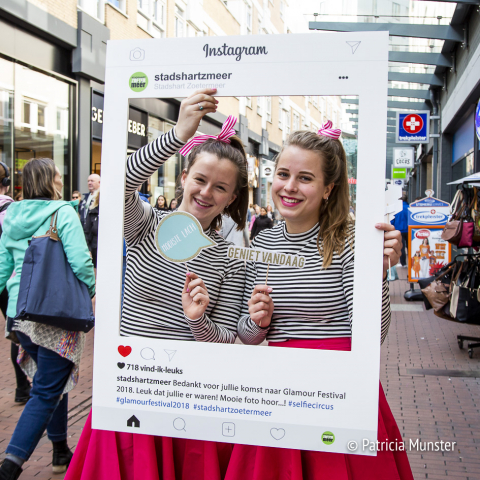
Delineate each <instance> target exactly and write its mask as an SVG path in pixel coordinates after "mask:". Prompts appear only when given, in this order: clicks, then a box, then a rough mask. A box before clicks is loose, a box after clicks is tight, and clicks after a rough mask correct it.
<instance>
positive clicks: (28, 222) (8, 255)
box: [0, 158, 95, 480]
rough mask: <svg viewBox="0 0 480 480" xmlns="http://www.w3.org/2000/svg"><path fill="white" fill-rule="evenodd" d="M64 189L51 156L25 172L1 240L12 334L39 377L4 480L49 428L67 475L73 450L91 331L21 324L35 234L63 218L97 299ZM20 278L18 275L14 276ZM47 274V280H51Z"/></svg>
mask: <svg viewBox="0 0 480 480" xmlns="http://www.w3.org/2000/svg"><path fill="white" fill-rule="evenodd" d="M62 188H63V182H62V177H61V174H60V171H59V170H58V168H57V167H56V166H55V162H54V161H53V160H51V159H50V158H34V159H32V160H30V161H29V162H28V163H26V164H25V166H24V168H23V196H24V200H22V201H21V202H15V203H13V204H11V205H10V206H9V208H8V214H7V216H6V217H5V219H4V222H3V233H2V237H1V238H0V258H1V259H2V261H1V262H0V292H2V291H3V290H4V289H5V287H6V288H7V290H8V294H9V299H8V308H7V326H8V328H7V333H11V334H12V335H16V337H17V338H18V340H19V342H20V345H21V347H22V348H21V349H20V354H19V356H18V359H19V361H20V366H21V367H22V369H23V370H24V371H25V372H26V373H28V375H29V376H30V377H31V378H33V385H32V390H31V392H30V394H31V398H30V400H29V401H28V402H27V404H26V405H25V408H24V410H23V412H22V415H21V416H20V418H19V420H18V423H17V425H16V427H15V431H14V432H13V435H12V438H11V440H10V443H9V445H8V447H7V449H6V458H5V460H4V462H3V463H2V465H1V467H0V480H16V479H18V477H19V476H20V474H21V472H22V465H23V463H25V462H26V461H27V460H28V459H29V458H30V456H31V454H32V453H33V451H34V450H35V448H36V446H37V444H38V442H39V441H40V439H41V438H42V435H43V432H44V431H45V429H46V430H47V435H48V438H49V440H50V441H51V442H52V444H53V460H52V469H53V472H54V473H63V472H65V471H66V469H67V467H68V465H69V463H70V460H71V459H72V456H73V454H72V452H71V451H70V449H69V448H68V445H67V420H68V392H69V391H70V390H72V389H73V388H74V386H75V385H76V383H77V382H78V377H79V366H80V357H81V355H82V351H83V348H84V344H85V333H83V332H72V331H68V330H64V329H62V328H58V327H54V326H51V325H46V324H43V323H37V322H34V321H30V320H14V318H15V317H16V316H17V298H18V296H19V291H20V280H21V277H22V268H23V262H24V258H25V252H26V251H27V249H28V247H29V241H30V240H31V239H32V236H36V237H38V236H43V235H45V233H46V232H47V231H50V228H51V221H52V218H53V216H55V215H56V225H55V227H56V233H57V235H58V238H59V240H60V241H61V242H62V247H63V250H64V253H65V257H66V260H67V261H68V263H69V265H70V267H71V269H72V271H73V273H74V275H75V276H76V277H77V279H78V280H79V281H81V282H83V283H84V284H85V285H86V286H87V288H88V292H89V294H90V297H93V296H94V295H95V275H94V271H93V265H92V260H91V258H90V254H89V252H88V248H87V244H86V242H85V237H84V235H83V228H82V224H81V223H80V219H79V218H78V214H77V211H76V209H75V207H76V205H77V202H76V201H74V202H65V201H62V200H60V199H61V197H62V194H61V191H62ZM13 273H15V275H12V274H13ZM50 280H53V279H49V278H48V277H47V278H45V282H49V281H50Z"/></svg>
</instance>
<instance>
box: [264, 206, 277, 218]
mask: <svg viewBox="0 0 480 480" xmlns="http://www.w3.org/2000/svg"><path fill="white" fill-rule="evenodd" d="M266 211H267V216H268V218H269V219H270V220H272V221H273V220H274V218H275V216H274V214H273V208H272V206H271V205H270V204H268V205H267V208H266Z"/></svg>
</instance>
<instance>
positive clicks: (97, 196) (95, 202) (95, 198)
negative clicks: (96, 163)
mask: <svg viewBox="0 0 480 480" xmlns="http://www.w3.org/2000/svg"><path fill="white" fill-rule="evenodd" d="M99 205H100V189H98V190H97V191H96V192H95V193H94V194H93V199H92V203H91V205H90V210H92V209H94V208H95V207H98V206H99Z"/></svg>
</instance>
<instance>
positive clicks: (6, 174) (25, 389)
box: [0, 162, 31, 405]
mask: <svg viewBox="0 0 480 480" xmlns="http://www.w3.org/2000/svg"><path fill="white" fill-rule="evenodd" d="M9 190H10V169H9V168H8V166H7V165H6V164H5V163H2V162H0V238H1V237H2V232H3V227H2V226H3V222H4V220H5V216H6V214H7V209H8V207H10V205H11V204H12V203H13V199H12V198H11V197H9V196H8V195H7V194H8V192H9ZM3 260H4V259H3V258H0V262H1V261H3ZM7 308H8V291H7V289H6V288H5V289H4V290H3V292H1V293H0V311H1V312H2V315H3V317H4V318H5V319H6V318H7ZM17 356H18V345H17V344H16V343H15V342H13V341H12V342H11V344H10V359H11V361H12V364H13V370H14V372H15V380H16V388H15V397H14V401H15V403H18V404H20V405H23V404H25V403H27V400H28V399H29V398H30V389H31V385H30V382H29V381H28V378H27V376H26V375H25V373H24V372H23V370H22V369H21V368H20V366H19V365H18V363H17Z"/></svg>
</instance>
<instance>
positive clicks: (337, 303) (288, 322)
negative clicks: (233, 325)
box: [225, 121, 413, 480]
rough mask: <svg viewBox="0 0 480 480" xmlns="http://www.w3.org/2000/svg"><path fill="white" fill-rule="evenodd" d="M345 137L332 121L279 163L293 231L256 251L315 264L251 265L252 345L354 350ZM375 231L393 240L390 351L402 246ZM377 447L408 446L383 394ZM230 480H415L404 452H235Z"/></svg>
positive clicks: (288, 145)
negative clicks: (394, 291) (386, 443)
mask: <svg viewBox="0 0 480 480" xmlns="http://www.w3.org/2000/svg"><path fill="white" fill-rule="evenodd" d="M340 135H341V130H338V129H333V128H332V123H331V122H330V121H329V122H327V123H326V124H324V125H323V126H322V128H321V129H320V130H319V132H318V134H317V133H314V132H307V131H299V132H294V133H292V134H291V135H290V136H289V138H288V139H287V141H286V142H285V144H284V146H283V148H282V150H281V152H280V153H279V155H278V156H277V158H276V162H275V175H274V180H273V184H272V197H273V201H274V203H275V207H276V209H278V211H279V212H280V214H281V215H282V216H283V217H284V219H285V222H282V223H280V224H279V225H277V226H275V227H274V228H272V229H269V230H264V231H262V232H261V233H260V234H259V235H258V236H257V237H255V240H254V242H253V244H252V247H254V248H260V249H264V250H276V251H281V252H283V253H289V254H292V255H302V256H304V257H305V260H306V261H305V266H304V268H302V269H301V270H300V269H296V268H288V267H285V266H276V265H269V266H267V265H266V264H262V263H255V262H247V274H246V275H247V276H246V290H245V297H244V307H243V310H242V316H241V317H240V321H239V324H238V334H239V337H240V339H241V340H242V341H243V343H246V344H250V345H257V344H259V343H261V342H262V341H264V340H265V339H266V340H268V342H269V346H274V347H293V348H311V349H322V350H347V351H348V350H350V349H351V321H352V314H353V289H354V285H353V279H354V242H355V230H354V226H353V223H352V221H351V218H350V215H349V186H348V175H347V160H346V154H345V151H344V149H343V145H342V144H341V142H340V141H339V138H340ZM375 227H376V228H377V229H379V230H384V231H385V234H384V238H385V240H384V261H383V295H382V297H383V301H382V327H381V342H383V340H384V339H385V337H386V335H387V332H388V327H389V325H390V319H391V313H390V299H389V289H388V283H387V281H386V277H387V269H388V266H389V262H390V263H391V264H392V265H396V264H397V262H398V259H399V258H400V253H401V247H402V243H401V235H400V232H398V231H395V229H394V227H393V226H392V225H390V224H385V223H380V224H377V225H375ZM267 268H268V269H269V271H268V285H265V283H266V281H265V279H266V278H267ZM378 273H379V274H380V272H378ZM292 299H294V301H295V305H294V306H292ZM379 340H380V339H379ZM378 440H379V441H389V442H394V443H395V444H397V443H396V442H401V440H402V436H401V434H400V432H399V430H398V427H397V424H396V422H395V419H394V417H393V415H392V413H391V411H390V407H389V406H388V403H387V400H386V398H385V394H384V393H383V389H382V386H381V385H380V395H379V418H378ZM225 478H226V480H287V479H288V480H303V479H308V480H320V479H322V480H323V479H325V478H333V479H342V480H343V479H345V480H367V479H368V480H380V479H387V478H388V479H389V480H390V479H391V480H393V479H397V480H398V479H401V480H413V476H412V472H411V469H410V465H409V462H408V458H407V455H406V453H405V452H404V451H381V450H379V451H378V453H377V456H376V457H373V456H363V455H345V454H339V453H328V452H311V451H300V450H293V449H282V448H271V447H257V446H249V445H235V447H234V450H233V452H232V457H231V459H230V462H229V467H228V471H227V475H226V477H225Z"/></svg>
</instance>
